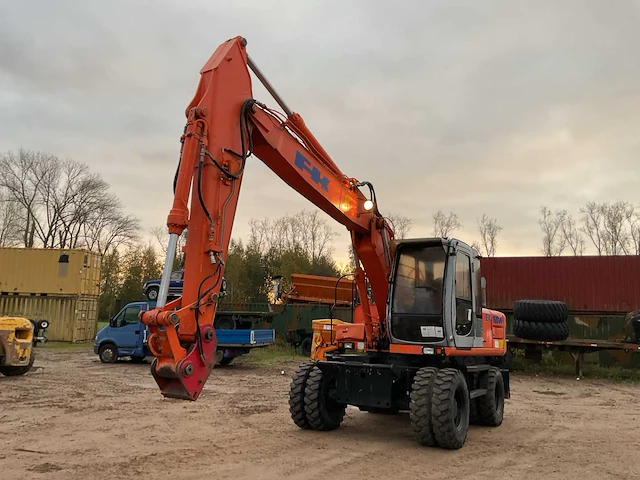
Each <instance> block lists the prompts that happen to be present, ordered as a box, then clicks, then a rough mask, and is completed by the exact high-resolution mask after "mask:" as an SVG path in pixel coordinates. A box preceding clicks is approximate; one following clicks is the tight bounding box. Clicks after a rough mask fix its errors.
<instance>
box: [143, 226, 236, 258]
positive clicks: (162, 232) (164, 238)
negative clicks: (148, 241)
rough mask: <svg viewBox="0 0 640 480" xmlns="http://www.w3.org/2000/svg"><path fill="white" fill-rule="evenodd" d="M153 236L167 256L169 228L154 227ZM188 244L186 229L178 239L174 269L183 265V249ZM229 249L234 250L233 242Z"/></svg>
mask: <svg viewBox="0 0 640 480" xmlns="http://www.w3.org/2000/svg"><path fill="white" fill-rule="evenodd" d="M151 235H153V237H154V238H155V239H156V241H157V242H158V245H160V249H161V251H162V254H163V255H166V254H167V250H168V248H169V233H168V231H167V227H165V226H163V227H153V228H152V229H151ZM186 244H187V229H184V230H183V232H182V235H180V236H179V237H178V243H177V245H176V259H175V261H174V266H173V267H174V268H179V266H180V265H182V264H183V260H184V253H183V252H182V249H183V248H184V246H185V245H186ZM229 248H230V249H232V248H233V240H231V243H230V245H229Z"/></svg>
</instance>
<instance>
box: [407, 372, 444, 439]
mask: <svg viewBox="0 0 640 480" xmlns="http://www.w3.org/2000/svg"><path fill="white" fill-rule="evenodd" d="M437 375H438V369H437V368H435V367H425V368H421V369H420V370H418V372H417V373H416V376H415V377H414V378H413V383H412V384H411V395H410V399H409V418H410V419H411V428H412V429H413V433H414V435H415V437H416V440H417V441H418V443H419V444H420V445H426V446H427V447H436V446H437V445H438V443H437V442H436V438H435V436H434V433H433V422H432V420H431V418H432V417H431V409H432V398H433V384H434V382H435V379H436V377H437Z"/></svg>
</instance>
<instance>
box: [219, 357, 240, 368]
mask: <svg viewBox="0 0 640 480" xmlns="http://www.w3.org/2000/svg"><path fill="white" fill-rule="evenodd" d="M235 358H236V357H225V358H223V359H222V360H220V365H221V366H223V367H225V366H227V365H231V362H233V361H234V360H235Z"/></svg>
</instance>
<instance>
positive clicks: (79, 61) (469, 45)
mask: <svg viewBox="0 0 640 480" xmlns="http://www.w3.org/2000/svg"><path fill="white" fill-rule="evenodd" d="M639 5H640V4H639V2H615V3H612V2H601V1H600V2H598V1H581V2H577V1H565V2H562V3H557V2H555V3H553V4H552V3H550V2H549V3H545V2H538V3H535V4H534V3H531V2H526V3H525V2H516V1H514V2H509V3H504V2H482V3H480V2H462V1H440V2H420V1H414V2H400V3H399V2H395V3H389V2H382V1H364V0H362V1H354V2H344V1H343V2H337V1H324V2H297V3H293V2H284V1H270V2H269V1H261V2H258V1H253V2H252V1H245V2H237V1H236V2H233V1H218V2H210V1H192V2H188V3H184V2H178V1H169V0H165V1H155V2H145V1H142V0H138V1H126V2H125V1H123V0H114V1H111V2H102V3H90V2H81V1H72V0H63V1H58V2H55V3H54V2H47V1H43V0H40V1H35V0H34V1H30V2H12V3H5V4H4V5H3V6H2V7H0V111H1V112H2V114H1V115H0V129H1V130H2V132H3V135H2V137H0V150H2V151H5V150H10V149H11V150H14V149H17V148H19V147H21V146H22V147H25V148H30V149H40V150H44V151H47V152H50V153H53V154H57V155H59V156H63V157H65V156H66V157H71V158H74V159H76V160H80V161H84V162H86V163H88V164H89V165H90V166H91V167H92V169H94V170H95V171H98V172H100V173H101V174H102V175H103V176H104V178H105V179H106V180H107V181H109V182H110V183H111V184H112V185H113V188H114V190H115V191H116V193H117V194H118V195H119V196H120V197H121V198H122V200H123V202H124V203H125V204H126V205H127V207H128V209H129V210H130V211H131V212H132V213H135V214H136V215H138V216H140V217H141V218H142V220H143V222H144V223H145V225H146V226H147V227H149V228H150V227H152V226H155V225H161V224H163V223H164V222H165V219H166V215H167V213H168V210H169V208H170V205H171V200H172V197H171V185H172V181H173V174H174V171H175V167H176V162H177V158H178V152H179V148H180V145H179V138H180V134H181V133H182V128H183V125H184V121H185V118H184V109H185V107H186V105H187V104H188V103H189V101H190V100H191V98H192V96H193V94H194V92H195V87H196V85H197V82H198V77H199V70H200V68H201V67H202V65H203V64H204V63H205V62H206V60H207V59H208V57H209V56H210V55H211V54H212V53H213V51H214V50H215V48H216V47H217V45H218V44H219V43H221V42H223V41H224V40H226V39H228V38H230V37H233V36H235V35H244V36H245V37H246V38H247V39H248V42H249V44H248V50H249V52H250V54H251V56H252V57H253V58H254V60H255V61H256V62H257V63H258V64H259V65H260V67H261V68H262V70H263V71H264V72H265V73H266V75H267V76H268V78H269V79H270V80H271V81H272V82H273V84H274V85H275V86H276V89H277V90H278V91H279V92H280V93H281V94H282V95H283V97H284V98H285V99H286V101H287V103H288V104H289V105H291V106H292V108H293V109H294V110H295V111H298V112H300V113H301V114H302V115H303V117H304V118H305V121H306V123H307V124H308V125H309V127H310V128H311V129H312V131H313V132H314V134H315V135H316V136H317V137H318V138H319V139H320V141H321V142H322V143H323V145H324V146H325V147H326V149H327V150H328V151H329V153H330V154H331V155H332V157H333V159H334V160H335V162H336V163H337V164H338V165H339V166H340V168H341V169H343V171H344V172H345V173H346V174H348V175H350V176H355V177H358V178H360V179H362V180H369V181H371V182H373V183H374V185H375V186H376V191H377V194H378V198H379V201H380V209H381V210H382V212H383V213H400V214H404V215H406V216H409V217H410V218H412V219H413V220H414V228H413V230H412V232H411V233H412V234H415V235H429V234H430V230H431V215H432V214H433V213H434V212H435V211H437V210H438V209H442V210H444V211H448V210H452V211H455V212H456V213H458V215H459V216H460V218H461V220H462V223H463V226H464V228H463V229H462V230H461V231H460V232H457V233H458V236H460V237H461V238H463V239H465V240H468V241H469V242H471V241H473V240H475V239H476V238H477V232H476V231H475V221H476V218H477V217H479V216H480V215H482V213H487V214H489V215H491V216H493V217H496V218H498V221H499V223H500V224H501V225H502V226H503V231H502V232H501V236H500V247H499V250H498V253H499V254H536V253H538V252H539V249H540V246H541V234H540V231H539V228H538V225H537V218H538V211H539V208H540V207H541V206H542V205H546V206H549V207H551V208H567V209H569V210H570V211H572V212H574V214H577V211H578V207H579V206H580V205H581V204H584V203H585V202H586V201H589V200H596V201H613V200H616V199H618V198H619V199H623V200H627V201H631V202H634V203H638V202H639V201H640V200H639V198H638V194H637V193H636V192H637V183H638V180H640V178H639V177H638V173H637V163H638V160H637V158H638V156H639V155H638V153H640V152H639V150H640V145H639V141H638V140H637V139H638V138H640V136H639V135H638V127H637V125H638V124H640V122H639V120H640V113H639V112H640V108H639V107H640V94H639V93H638V90H637V85H638V84H639V83H640V64H639V63H638V62H636V61H634V59H635V58H636V56H637V55H636V52H635V50H636V46H637V45H638V44H639V43H640V33H639V32H638V29H637V28H636V25H637V24H638V21H639V20H640V13H639V11H640V6H639ZM254 86H255V96H256V98H258V99H260V100H262V101H266V103H268V104H269V105H273V106H275V105H276V104H275V102H274V101H272V100H271V99H270V97H268V95H267V94H266V92H265V90H264V89H263V88H261V87H260V86H259V85H258V84H257V81H255V78H254ZM311 207H312V205H310V204H309V203H308V202H307V201H306V200H305V199H303V198H302V197H300V196H299V195H298V194H297V193H296V192H295V191H293V190H291V189H290V188H288V187H286V185H284V184H283V183H282V181H281V180H280V179H279V178H277V177H276V176H275V175H274V174H273V173H271V172H270V171H269V170H268V169H267V168H266V167H265V166H264V165H262V164H260V162H259V160H258V159H255V158H253V159H251V160H250V161H249V165H248V167H247V170H246V175H245V179H244V183H243V187H242V194H241V198H240V201H239V205H238V211H237V216H236V223H235V225H234V230H233V232H234V236H245V235H246V234H247V231H248V225H247V224H248V221H249V219H250V218H252V217H256V218H259V217H264V216H269V217H274V216H280V215H283V214H286V213H293V212H295V211H297V210H300V209H302V208H311ZM327 218H328V217H327ZM336 231H338V232H340V233H341V235H340V237H339V242H338V243H337V244H336V248H337V253H338V254H340V256H341V257H342V259H345V258H346V252H347V246H346V245H347V242H348V236H347V234H346V231H345V230H344V229H343V228H342V227H340V226H339V225H336Z"/></svg>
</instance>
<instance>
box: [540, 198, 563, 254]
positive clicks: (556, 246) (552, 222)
mask: <svg viewBox="0 0 640 480" xmlns="http://www.w3.org/2000/svg"><path fill="white" fill-rule="evenodd" d="M540 215H541V218H540V219H539V220H538V224H539V225H540V228H541V229H542V234H543V237H542V253H543V254H544V255H545V256H547V257H553V256H559V255H562V252H563V251H564V249H565V248H566V247H567V240H566V239H565V238H564V236H563V235H562V233H561V229H560V227H561V225H562V223H563V222H564V219H565V217H566V215H567V211H566V210H558V211H557V212H556V213H555V214H553V213H552V212H551V210H549V209H548V208H547V207H542V208H541V209H540Z"/></svg>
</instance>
